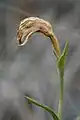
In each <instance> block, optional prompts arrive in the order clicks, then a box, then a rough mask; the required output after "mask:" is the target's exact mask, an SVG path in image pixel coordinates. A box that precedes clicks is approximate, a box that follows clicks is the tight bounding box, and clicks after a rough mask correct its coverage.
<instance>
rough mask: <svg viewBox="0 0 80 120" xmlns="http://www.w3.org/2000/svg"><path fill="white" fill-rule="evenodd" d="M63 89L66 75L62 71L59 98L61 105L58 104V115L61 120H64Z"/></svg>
mask: <svg viewBox="0 0 80 120" xmlns="http://www.w3.org/2000/svg"><path fill="white" fill-rule="evenodd" d="M63 89H64V75H63V74H62V73H60V99H59V106H58V117H59V120H62V111H63V110H62V109H63Z"/></svg>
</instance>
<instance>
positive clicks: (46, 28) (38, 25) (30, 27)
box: [17, 17, 60, 57]
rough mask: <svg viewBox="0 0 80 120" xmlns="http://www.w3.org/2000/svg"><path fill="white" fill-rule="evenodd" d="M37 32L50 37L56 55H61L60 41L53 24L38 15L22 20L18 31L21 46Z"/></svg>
mask: <svg viewBox="0 0 80 120" xmlns="http://www.w3.org/2000/svg"><path fill="white" fill-rule="evenodd" d="M35 32H41V33H43V34H44V35H46V36H47V37H49V38H50V40H51V42H52V48H53V51H54V53H55V55H56V57H59V56H60V47H59V42H58V40H57V38H56V37H55V35H54V33H53V30H52V26H51V24H50V23H49V22H47V21H45V20H43V19H40V18H38V17H29V18H26V19H24V20H22V21H21V23H20V25H19V28H18V31H17V41H18V44H19V46H23V45H25V44H26V43H27V42H28V40H29V37H30V36H31V35H32V34H33V33H35Z"/></svg>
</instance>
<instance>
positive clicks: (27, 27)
mask: <svg viewBox="0 0 80 120" xmlns="http://www.w3.org/2000/svg"><path fill="white" fill-rule="evenodd" d="M35 32H41V33H43V34H44V35H46V36H47V37H49V38H50V40H51V43H52V50H53V53H54V55H55V57H56V64H57V69H58V75H59V76H60V99H59V105H58V113H55V112H54V110H52V109H51V108H49V107H48V106H46V105H43V104H40V103H38V102H37V101H35V100H33V99H32V98H30V97H28V96H25V98H26V99H27V100H29V101H30V102H31V103H33V104H35V105H37V106H39V107H41V108H44V109H45V110H47V111H48V112H49V113H50V114H51V115H52V117H53V119H54V120H62V106H63V86H64V67H65V58H66V55H67V52H68V42H66V44H65V48H64V50H63V52H62V53H61V49H60V45H59V41H58V40H57V38H56V36H55V35H54V32H53V30H52V26H51V24H50V23H49V22H47V21H45V20H43V19H40V18H37V17H29V18H26V19H24V20H22V21H21V23H20V25H19V28H18V31H17V42H18V46H24V45H25V44H26V43H27V42H28V40H29V37H30V36H31V35H32V34H33V33H35Z"/></svg>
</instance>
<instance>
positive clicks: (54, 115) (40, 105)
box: [24, 96, 59, 120]
mask: <svg viewBox="0 0 80 120" xmlns="http://www.w3.org/2000/svg"><path fill="white" fill-rule="evenodd" d="M24 97H25V98H26V99H27V100H29V102H31V103H33V104H35V105H37V106H39V107H41V108H43V109H45V110H47V111H48V112H49V113H50V114H51V115H52V117H53V118H54V120H59V118H58V117H57V115H56V113H55V112H54V111H53V110H52V109H51V108H49V107H48V106H46V105H43V104H40V103H39V102H37V101H36V100H33V99H32V98H30V97H28V96H24Z"/></svg>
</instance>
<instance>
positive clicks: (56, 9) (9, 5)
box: [0, 0, 80, 120]
mask: <svg viewBox="0 0 80 120" xmlns="http://www.w3.org/2000/svg"><path fill="white" fill-rule="evenodd" d="M29 16H37V17H41V18H43V19H45V20H48V21H49V22H50V23H51V24H52V26H53V29H54V33H55V35H56V36H57V38H58V39H59V42H60V46H61V49H63V48H64V44H65V41H66V40H68V41H69V54H68V56H67V61H66V66H65V84H64V107H63V120H75V119H76V117H77V116H79V115H80V1H79V0H0V120H52V117H51V116H50V115H49V114H48V113H47V112H45V111H44V110H43V109H40V108H38V107H36V106H34V105H32V104H29V103H28V102H27V100H25V99H24V95H29V96H30V97H32V98H34V99H36V100H38V101H40V102H41V103H43V104H46V105H49V106H50V107H51V108H53V109H54V110H55V111H57V107H58V106H57V105H58V98H59V84H60V81H59V77H58V76H57V70H56V64H55V63H56V61H55V58H54V56H53V55H52V49H51V42H50V40H49V39H48V38H47V37H45V36H44V35H42V34H40V33H37V34H34V35H33V36H31V38H30V40H29V42H28V44H27V45H25V46H24V47H22V48H19V47H17V44H16V31H17V28H18V25H19V23H20V21H21V20H22V19H24V18H26V17H29Z"/></svg>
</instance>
